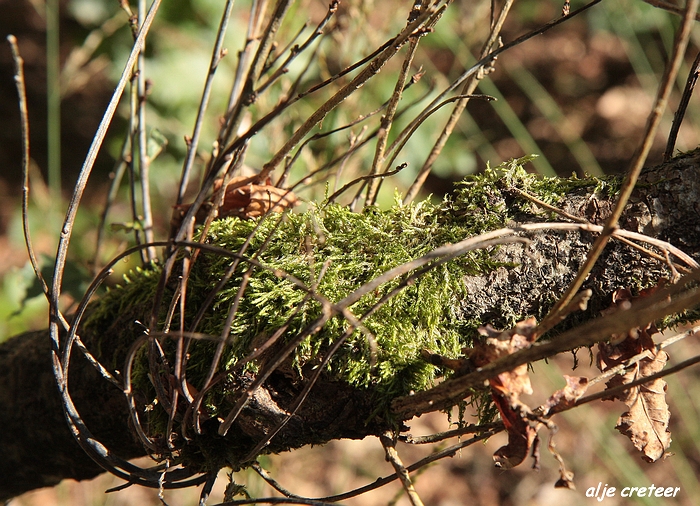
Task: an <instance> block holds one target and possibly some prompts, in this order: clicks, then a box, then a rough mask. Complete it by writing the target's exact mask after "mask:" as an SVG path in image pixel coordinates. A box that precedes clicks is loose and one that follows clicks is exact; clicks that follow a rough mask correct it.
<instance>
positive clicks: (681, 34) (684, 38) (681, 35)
mask: <svg viewBox="0 0 700 506" xmlns="http://www.w3.org/2000/svg"><path fill="white" fill-rule="evenodd" d="M698 5H700V0H688V3H687V5H686V12H685V16H684V17H683V23H682V25H681V27H680V29H679V30H678V33H677V34H676V40H675V43H674V46H673V56H672V58H671V61H670V62H669V63H668V65H667V67H666V70H665V72H664V77H663V79H662V82H661V85H660V87H659V90H658V93H657V97H656V102H655V104H654V107H653V109H652V111H651V113H650V114H649V117H648V119H647V126H646V131H645V134H644V138H643V140H642V143H641V145H640V147H639V148H638V150H637V152H636V153H635V155H634V157H633V159H632V162H631V163H630V168H629V170H628V171H627V174H626V176H625V180H624V182H623V184H622V188H621V189H620V193H619V195H618V197H617V201H616V203H615V207H614V209H613V210H612V213H611V214H610V217H609V218H608V220H607V221H606V224H605V229H604V230H603V232H602V233H601V235H600V236H599V237H598V238H597V239H596V241H595V242H594V243H593V245H592V246H591V250H590V252H589V254H588V256H587V257H586V261H585V262H584V264H583V265H582V266H581V267H580V269H579V272H578V273H577V274H576V278H575V279H574V280H573V281H572V282H571V284H570V285H569V287H568V288H567V289H566V292H565V293H564V294H563V295H562V296H561V298H560V299H559V300H558V301H557V303H556V304H555V305H554V307H553V308H552V309H551V310H550V312H549V314H548V315H547V316H546V317H545V319H544V320H543V323H545V322H546V321H547V320H549V319H554V318H557V313H558V312H560V311H561V310H562V308H563V307H565V306H566V305H567V304H568V303H569V301H570V300H571V299H572V297H573V296H574V294H575V293H576V292H578V290H579V289H580V288H581V285H582V284H583V282H584V281H585V279H586V278H587V277H588V274H589V273H590V272H591V269H593V265H594V264H595V263H596V261H597V260H598V258H599V257H600V255H601V254H602V252H603V249H604V248H605V245H606V244H607V243H608V241H609V240H610V237H611V235H612V233H613V231H614V230H615V229H616V228H617V223H618V220H619V219H620V216H621V215H622V211H623V210H624V208H625V206H626V205H627V201H628V200H629V198H630V195H631V194H632V190H634V186H635V184H636V182H637V179H638V178H639V174H640V173H641V170H642V167H643V166H644V162H645V161H646V158H647V155H648V154H649V151H650V150H651V145H652V142H653V140H654V136H655V135H656V131H657V129H658V127H659V123H660V121H661V115H662V114H663V112H664V110H665V109H666V103H667V102H668V97H669V95H670V93H671V90H672V88H673V83H674V82H675V78H676V75H677V74H678V69H679V68H680V65H681V63H682V61H683V56H684V54H685V51H686V48H687V47H688V40H689V39H690V33H691V28H692V25H693V23H694V22H695V13H696V12H697V9H698Z"/></svg>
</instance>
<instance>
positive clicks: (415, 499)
mask: <svg viewBox="0 0 700 506" xmlns="http://www.w3.org/2000/svg"><path fill="white" fill-rule="evenodd" d="M379 441H380V442H381V443H382V446H383V447H384V453H385V455H386V460H388V461H389V463H390V464H391V465H392V467H393V468H394V471H396V475H397V476H398V477H399V481H401V485H402V486H403V489H404V491H405V492H406V496H408V500H409V502H410V503H411V505H412V506H423V501H422V500H421V498H420V496H419V495H418V492H416V489H415V488H414V487H413V482H412V481H411V477H410V476H409V474H408V470H407V469H406V468H405V467H404V465H403V462H401V457H399V452H397V451H396V442H395V440H394V437H393V435H392V434H391V433H385V434H382V435H381V436H380V437H379Z"/></svg>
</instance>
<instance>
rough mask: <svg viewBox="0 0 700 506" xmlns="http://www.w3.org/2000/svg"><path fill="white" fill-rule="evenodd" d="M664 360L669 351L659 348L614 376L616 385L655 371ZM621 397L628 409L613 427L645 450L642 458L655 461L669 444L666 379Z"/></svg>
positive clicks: (628, 391) (633, 389)
mask: <svg viewBox="0 0 700 506" xmlns="http://www.w3.org/2000/svg"><path fill="white" fill-rule="evenodd" d="M667 360H668V354H667V353H666V352H664V351H658V352H657V353H656V354H655V356H654V357H653V358H649V359H643V360H641V361H640V362H639V363H638V364H635V366H634V367H632V369H631V370H630V371H628V372H627V373H626V374H625V375H624V377H620V376H618V377H617V378H620V379H617V378H615V380H616V381H615V384H618V383H629V382H630V381H634V380H636V379H638V378H644V377H647V376H650V375H652V374H655V373H657V372H659V371H661V369H663V368H664V366H665V365H666V361H667ZM611 382H612V380H611ZM611 382H608V383H609V385H608V386H611V385H610V383H611ZM620 399H621V400H622V401H623V402H624V403H625V404H626V405H627V407H628V408H629V411H627V412H625V413H623V414H622V416H621V417H620V418H619V419H618V421H617V426H616V427H615V428H616V429H617V430H619V431H620V432H621V433H622V434H624V435H625V436H627V437H628V438H630V440H631V441H632V443H633V444H634V446H635V447H636V448H637V449H638V450H640V451H641V452H643V453H644V456H643V457H642V458H644V460H646V461H648V462H654V461H656V460H658V459H659V458H661V457H663V455H664V453H665V451H666V450H667V449H668V447H669V446H670V445H671V432H670V431H669V429H668V424H669V419H670V418H671V413H670V411H669V409H668V404H666V382H665V381H664V380H662V379H661V378H657V379H656V380H654V381H652V382H650V383H646V384H643V385H640V386H638V387H634V388H631V389H629V390H626V391H625V393H624V394H622V395H621V396H620Z"/></svg>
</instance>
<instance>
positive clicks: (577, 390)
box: [544, 374, 588, 416]
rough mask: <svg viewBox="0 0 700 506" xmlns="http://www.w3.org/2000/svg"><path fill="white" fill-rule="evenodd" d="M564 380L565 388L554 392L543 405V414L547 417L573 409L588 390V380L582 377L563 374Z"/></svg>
mask: <svg viewBox="0 0 700 506" xmlns="http://www.w3.org/2000/svg"><path fill="white" fill-rule="evenodd" d="M564 380H566V386H565V387H564V388H562V389H560V390H557V391H556V392H554V393H553V394H552V395H551V396H550V397H549V399H547V402H545V404H544V412H545V413H546V414H547V416H550V415H553V414H554V413H558V412H560V411H564V410H565V409H568V408H571V407H573V405H574V404H575V403H576V401H577V400H578V399H579V398H580V397H581V396H582V395H583V394H584V393H585V392H586V389H587V388H588V378H585V377H583V376H567V375H566V374H564Z"/></svg>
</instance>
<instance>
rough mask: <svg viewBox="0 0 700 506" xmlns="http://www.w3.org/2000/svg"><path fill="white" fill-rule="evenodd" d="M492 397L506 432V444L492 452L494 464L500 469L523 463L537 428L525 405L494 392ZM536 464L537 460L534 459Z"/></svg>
mask: <svg viewBox="0 0 700 506" xmlns="http://www.w3.org/2000/svg"><path fill="white" fill-rule="evenodd" d="M492 397H493V400H494V403H495V404H496V407H497V408H498V411H499V412H500V414H501V420H502V421H503V425H504V426H505V428H506V432H507V433H508V444H507V445H505V446H501V447H500V448H499V449H498V450H496V452H495V453H494V454H493V461H494V465H495V466H496V467H498V468H501V469H511V468H513V467H515V466H518V465H520V464H522V463H523V461H524V460H525V458H527V455H528V453H529V452H530V449H531V448H532V446H533V443H534V442H535V439H536V438H537V430H536V429H535V428H534V427H533V426H532V424H531V423H530V420H528V418H527V413H526V412H524V409H525V410H527V407H526V406H525V405H524V404H522V403H520V402H517V401H515V402H514V400H513V399H512V398H510V399H508V398H506V397H505V396H503V395H501V394H498V393H495V392H493V393H492ZM535 464H537V461H535Z"/></svg>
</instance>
